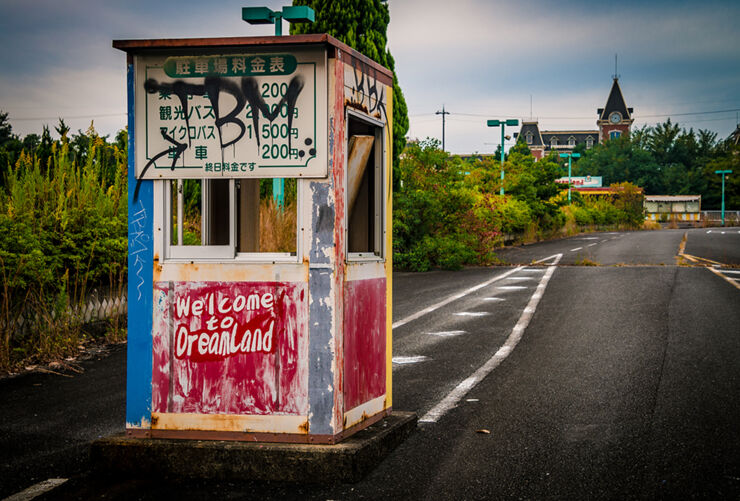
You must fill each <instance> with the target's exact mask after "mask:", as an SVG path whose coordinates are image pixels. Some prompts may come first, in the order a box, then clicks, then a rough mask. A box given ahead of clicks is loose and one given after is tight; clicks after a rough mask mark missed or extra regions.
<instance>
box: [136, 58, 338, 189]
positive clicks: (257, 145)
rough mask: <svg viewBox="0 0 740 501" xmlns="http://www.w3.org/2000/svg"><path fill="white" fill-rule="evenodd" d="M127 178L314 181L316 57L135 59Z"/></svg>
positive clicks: (317, 161)
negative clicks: (133, 154) (131, 163)
mask: <svg viewBox="0 0 740 501" xmlns="http://www.w3.org/2000/svg"><path fill="white" fill-rule="evenodd" d="M135 67H136V82H135V89H134V92H135V100H136V105H135V113H136V122H135V123H136V146H137V148H136V151H137V158H136V177H137V178H138V179H164V178H191V179H193V178H212V177H234V178H236V177H240V178H248V177H259V178H269V177H324V176H326V174H327V161H326V158H327V151H326V149H327V145H326V143H327V140H326V116H327V110H326V99H327V96H326V64H325V55H324V52H323V51H320V50H318V51H317V50H313V51H311V50H293V51H291V53H285V52H266V53H261V52H260V53H250V54H217V55H213V54H202V55H192V56H191V55H177V56H170V57H167V56H137V57H136V59H135Z"/></svg>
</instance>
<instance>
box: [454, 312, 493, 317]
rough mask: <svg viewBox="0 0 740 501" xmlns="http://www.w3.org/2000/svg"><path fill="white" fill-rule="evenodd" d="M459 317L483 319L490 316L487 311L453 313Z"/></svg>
mask: <svg viewBox="0 0 740 501" xmlns="http://www.w3.org/2000/svg"><path fill="white" fill-rule="evenodd" d="M455 315H457V316H459V317H485V316H486V315H490V313H488V312H487V311H459V312H457V313H455Z"/></svg>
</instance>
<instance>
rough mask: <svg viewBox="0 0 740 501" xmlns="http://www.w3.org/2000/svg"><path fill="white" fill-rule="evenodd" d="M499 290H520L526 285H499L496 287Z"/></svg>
mask: <svg viewBox="0 0 740 501" xmlns="http://www.w3.org/2000/svg"><path fill="white" fill-rule="evenodd" d="M496 288H497V289H498V290H500V291H520V290H522V289H526V288H527V286H526V285H499V286H498V287H496Z"/></svg>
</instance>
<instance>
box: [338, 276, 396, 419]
mask: <svg viewBox="0 0 740 501" xmlns="http://www.w3.org/2000/svg"><path fill="white" fill-rule="evenodd" d="M385 289H386V281H385V278H377V279H369V280H356V281H352V282H347V283H346V284H345V293H344V373H345V386H344V410H345V412H346V411H348V410H350V409H353V408H355V407H357V406H358V405H361V404H364V403H365V402H368V401H370V400H372V399H374V398H377V397H380V396H382V395H384V394H385V393H386V388H385V371H386V357H385V350H386V332H385V328H386V324H385V320H386V319H385V315H386V307H385V306H386V305H385V299H386V297H385Z"/></svg>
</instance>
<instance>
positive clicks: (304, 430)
mask: <svg viewBox="0 0 740 501" xmlns="http://www.w3.org/2000/svg"><path fill="white" fill-rule="evenodd" d="M308 428H309V425H308V419H307V420H306V421H305V422H304V423H302V424H301V425H300V426H299V427H298V430H299V431H300V433H305V434H307V435H308Z"/></svg>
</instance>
